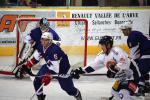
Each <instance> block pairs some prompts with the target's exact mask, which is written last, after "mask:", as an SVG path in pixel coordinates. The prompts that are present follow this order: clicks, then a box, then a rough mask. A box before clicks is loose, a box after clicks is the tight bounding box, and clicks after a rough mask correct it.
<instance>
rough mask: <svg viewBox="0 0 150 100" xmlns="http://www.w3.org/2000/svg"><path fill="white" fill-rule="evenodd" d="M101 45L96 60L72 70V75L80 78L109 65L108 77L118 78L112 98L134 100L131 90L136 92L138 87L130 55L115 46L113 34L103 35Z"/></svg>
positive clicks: (113, 88)
mask: <svg viewBox="0 0 150 100" xmlns="http://www.w3.org/2000/svg"><path fill="white" fill-rule="evenodd" d="M99 45H100V46H101V48H102V51H101V52H100V53H99V54H98V55H97V56H96V58H95V60H94V61H93V62H91V63H89V64H88V65H87V66H85V67H82V68H81V67H79V68H77V69H74V70H72V71H71V75H72V77H74V78H76V79H78V78H79V77H80V74H84V73H91V72H94V71H95V70H97V69H100V68H102V67H104V66H105V67H107V68H108V71H107V77H109V78H116V81H115V83H114V85H113V86H112V92H111V94H112V97H110V98H109V99H110V100H111V99H112V98H113V99H114V100H132V98H131V95H130V92H133V93H136V92H137V91H138V87H137V85H136V83H134V81H132V80H133V71H132V70H131V69H130V68H129V66H130V63H131V62H130V59H129V58H128V55H127V54H126V53H125V52H124V51H123V50H122V49H121V48H119V47H115V46H113V39H112V37H111V36H103V37H102V38H101V39H100V41H99Z"/></svg>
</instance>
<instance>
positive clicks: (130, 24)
mask: <svg viewBox="0 0 150 100" xmlns="http://www.w3.org/2000/svg"><path fill="white" fill-rule="evenodd" d="M127 28H132V23H131V22H130V21H127V22H125V23H123V24H122V25H121V26H120V29H127Z"/></svg>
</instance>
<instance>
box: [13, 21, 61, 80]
mask: <svg viewBox="0 0 150 100" xmlns="http://www.w3.org/2000/svg"><path fill="white" fill-rule="evenodd" d="M43 32H50V33H52V35H53V40H54V42H55V43H56V44H57V45H60V41H61V39H60V37H59V36H58V34H57V33H56V32H55V31H54V30H53V29H51V28H50V27H49V22H48V19H47V18H42V19H41V20H40V21H39V27H36V28H34V29H32V30H31V32H30V33H29V34H28V35H27V36H25V38H24V43H23V46H22V49H21V51H20V53H19V59H20V63H19V64H18V65H17V66H16V67H15V68H16V69H15V70H14V71H13V72H14V73H15V77H16V78H18V75H17V74H18V71H17V70H18V68H19V66H21V65H22V64H24V62H26V61H27V60H28V59H29V58H30V57H31V56H32V54H33V53H34V51H35V50H36V49H37V45H39V44H40V43H41V35H42V34H43Z"/></svg>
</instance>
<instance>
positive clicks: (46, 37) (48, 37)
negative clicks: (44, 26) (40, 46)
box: [41, 32, 53, 40]
mask: <svg viewBox="0 0 150 100" xmlns="http://www.w3.org/2000/svg"><path fill="white" fill-rule="evenodd" d="M41 38H43V39H49V40H53V36H52V33H50V32H44V33H43V34H42V36H41Z"/></svg>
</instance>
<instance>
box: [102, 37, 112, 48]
mask: <svg viewBox="0 0 150 100" xmlns="http://www.w3.org/2000/svg"><path fill="white" fill-rule="evenodd" d="M99 44H104V45H108V44H110V45H111V46H113V38H112V37H111V36H108V35H105V36H103V37H101V39H100V40H99Z"/></svg>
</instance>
